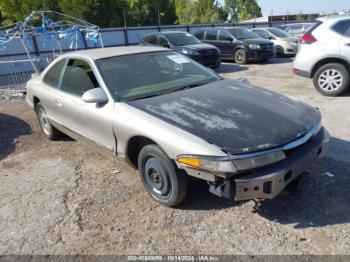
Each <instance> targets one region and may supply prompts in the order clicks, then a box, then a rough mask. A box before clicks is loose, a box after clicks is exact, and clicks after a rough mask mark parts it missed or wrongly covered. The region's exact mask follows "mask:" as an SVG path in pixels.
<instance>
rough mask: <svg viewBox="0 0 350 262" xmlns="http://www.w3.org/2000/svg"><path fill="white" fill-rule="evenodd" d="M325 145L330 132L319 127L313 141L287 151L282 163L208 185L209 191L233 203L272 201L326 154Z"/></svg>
mask: <svg viewBox="0 0 350 262" xmlns="http://www.w3.org/2000/svg"><path fill="white" fill-rule="evenodd" d="M328 143H329V133H328V132H327V130H326V129H324V128H322V129H321V130H320V132H319V133H318V134H317V135H316V136H315V137H314V138H313V139H311V140H310V141H308V142H307V143H305V144H303V145H301V146H299V147H298V148H295V149H293V150H292V151H290V152H288V155H287V158H286V159H285V160H283V161H280V162H278V163H276V164H273V165H271V166H269V167H266V168H263V169H260V170H257V171H254V172H250V173H249V174H241V175H239V176H237V175H234V176H232V177H230V178H219V179H218V180H217V181H215V182H209V185H210V188H209V191H210V192H211V193H213V194H215V195H218V196H220V197H225V198H229V199H234V200H236V201H240V200H249V199H272V198H274V197H276V196H277V195H278V194H279V193H281V191H283V189H284V188H285V187H286V186H287V185H288V184H289V183H290V182H292V181H293V180H295V179H296V178H297V177H299V176H300V175H302V174H304V173H306V172H307V170H308V169H309V167H310V165H311V164H312V163H314V162H315V161H316V159H317V158H318V157H321V156H323V155H324V154H325V152H326V150H327V147H328Z"/></svg>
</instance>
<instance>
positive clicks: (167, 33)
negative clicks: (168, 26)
mask: <svg viewBox="0 0 350 262" xmlns="http://www.w3.org/2000/svg"><path fill="white" fill-rule="evenodd" d="M178 33H182V34H190V33H188V32H185V31H160V32H152V33H148V34H146V35H145V36H144V37H143V38H145V37H146V36H150V35H170V34H178Z"/></svg>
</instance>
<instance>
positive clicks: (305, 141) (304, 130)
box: [26, 46, 329, 206]
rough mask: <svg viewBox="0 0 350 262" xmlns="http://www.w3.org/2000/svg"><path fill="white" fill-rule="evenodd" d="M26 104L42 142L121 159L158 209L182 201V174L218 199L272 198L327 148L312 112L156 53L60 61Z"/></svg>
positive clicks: (99, 52)
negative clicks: (83, 146)
mask: <svg viewBox="0 0 350 262" xmlns="http://www.w3.org/2000/svg"><path fill="white" fill-rule="evenodd" d="M26 100H27V103H28V104H29V105H30V107H31V108H32V109H34V110H35V112H36V114H37V117H38V120H39V124H40V127H41V129H42V131H43V134H44V135H45V136H46V137H47V138H48V139H51V140H53V139H58V138H59V136H60V135H61V132H63V133H65V134H68V135H70V136H72V137H73V138H76V139H83V140H85V141H88V142H90V143H91V144H92V145H93V146H94V147H102V148H105V149H107V150H108V151H110V152H112V153H113V154H114V155H116V156H118V157H121V158H123V159H126V160H127V161H128V162H129V163H130V164H131V165H132V166H133V167H134V168H136V169H138V170H139V174H140V177H141V180H142V182H143V184H144V186H145V189H146V190H147V191H148V193H149V194H150V195H151V196H152V197H153V198H154V199H155V200H156V201H158V202H159V203H162V204H164V205H167V206H176V205H178V204H179V203H181V202H182V200H183V199H184V198H185V196H186V193H187V178H188V176H191V177H194V178H198V179H201V180H204V181H207V183H208V187H209V191H210V192H212V193H214V194H216V195H218V196H221V197H226V198H229V199H235V200H246V199H255V198H273V197H275V196H277V195H278V194H279V193H280V192H281V191H282V190H283V189H284V188H285V187H286V186H287V185H288V184H289V183H290V182H292V181H294V180H295V179H296V178H298V177H299V176H300V175H302V174H304V173H305V171H306V170H307V168H308V166H309V165H310V163H312V162H314V161H315V160H316V159H317V158H318V157H319V156H321V155H323V154H324V152H325V149H326V146H327V144H328V140H329V135H328V132H327V131H326V130H325V129H324V128H323V127H322V123H321V114H320V112H319V111H318V110H317V109H315V108H312V107H310V106H308V105H306V104H304V103H302V102H299V101H296V100H294V99H291V98H289V97H286V96H283V95H280V94H277V93H274V92H271V91H268V90H265V89H262V88H258V87H255V86H251V85H249V84H246V83H243V82H239V81H235V80H229V79H224V78H222V77H220V76H219V75H217V74H216V73H215V72H213V71H212V70H210V69H207V68H205V67H204V66H202V65H200V64H198V63H197V62H195V61H193V60H191V59H190V58H188V57H186V56H183V55H181V54H179V53H177V52H174V51H171V50H169V49H166V48H161V47H149V46H132V47H115V48H103V49H93V50H83V51H78V52H74V53H68V54H64V55H62V56H60V57H58V58H57V59H56V60H54V61H53V62H52V64H51V65H50V66H49V67H48V68H47V69H46V70H45V71H44V72H43V73H42V74H41V75H40V76H39V77H37V78H35V79H32V80H31V81H29V82H28V85H27V96H26ZM201 201H205V200H201Z"/></svg>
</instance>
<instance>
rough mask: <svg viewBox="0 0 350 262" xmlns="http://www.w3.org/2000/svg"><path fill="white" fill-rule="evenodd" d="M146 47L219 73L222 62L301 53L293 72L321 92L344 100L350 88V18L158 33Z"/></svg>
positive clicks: (145, 40)
mask: <svg viewBox="0 0 350 262" xmlns="http://www.w3.org/2000/svg"><path fill="white" fill-rule="evenodd" d="M282 29H283V30H282ZM297 36H299V38H298V37H297ZM142 44H143V45H155V46H162V47H167V48H170V49H172V50H174V51H176V52H178V53H181V54H183V55H186V56H188V57H190V58H191V59H193V60H195V61H197V62H199V63H201V64H203V65H205V66H208V67H211V68H213V69H216V68H218V67H219V66H220V63H221V60H230V61H234V62H236V63H237V64H246V63H248V62H266V61H268V60H269V59H271V58H272V57H274V56H275V55H277V56H285V55H296V58H295V60H294V64H293V72H294V73H296V74H299V75H302V76H306V77H310V78H313V80H314V81H313V82H314V86H315V88H316V89H317V90H318V91H319V92H320V93H322V94H324V95H329V96H338V95H341V94H343V93H344V92H346V91H347V90H348V88H349V85H350V16H336V17H324V18H319V19H318V20H317V22H316V23H298V24H288V25H283V26H281V27H280V28H273V27H262V28H253V29H247V28H244V27H216V28H207V29H202V30H199V31H197V32H196V33H195V34H194V35H191V34H190V33H186V32H178V31H169V32H157V33H151V34H148V35H146V36H145V37H144V38H143V40H142Z"/></svg>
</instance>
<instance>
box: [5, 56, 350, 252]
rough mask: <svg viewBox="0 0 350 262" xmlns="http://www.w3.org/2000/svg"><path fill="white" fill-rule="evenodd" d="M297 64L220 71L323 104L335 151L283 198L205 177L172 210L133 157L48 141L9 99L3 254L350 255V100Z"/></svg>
mask: <svg viewBox="0 0 350 262" xmlns="http://www.w3.org/2000/svg"><path fill="white" fill-rule="evenodd" d="M290 62H291V59H289V58H285V59H274V60H273V61H272V62H271V63H270V64H264V65H248V66H237V65H235V64H232V63H224V64H223V65H222V67H221V69H220V70H219V72H220V73H221V74H222V75H224V76H225V77H228V78H239V77H245V78H248V79H249V81H250V82H251V83H252V84H256V85H259V86H264V87H266V88H268V89H271V90H274V91H278V92H282V93H284V94H287V95H290V96H293V97H295V98H297V99H300V100H303V101H305V102H307V103H310V104H311V105H313V106H316V107H319V108H320V110H321V111H322V114H323V122H324V125H325V127H326V128H327V129H328V130H329V131H330V133H331V135H332V140H331V144H330V150H329V153H328V155H327V156H326V157H325V158H324V159H322V160H320V161H319V162H318V163H316V164H315V165H312V166H310V167H309V168H310V171H311V174H310V175H308V176H304V177H302V179H301V182H300V184H299V185H298V187H297V188H296V189H295V190H294V191H288V190H286V191H284V192H283V193H282V194H281V195H280V196H278V197H277V198H276V199H274V200H264V201H247V202H239V203H237V202H236V203H235V202H233V201H229V200H225V199H221V198H218V197H216V196H214V195H211V194H210V193H209V192H208V190H207V186H206V184H205V183H200V182H198V181H197V182H192V183H191V184H190V186H189V194H188V197H187V199H186V201H185V202H184V203H183V205H181V206H180V207H179V208H178V209H170V208H166V207H164V206H161V205H159V204H157V203H155V202H154V201H152V200H151V198H150V197H149V196H148V195H147V193H146V192H145V190H144V189H143V186H142V184H141V182H140V179H139V177H138V173H137V172H136V171H135V170H133V169H131V168H130V167H129V166H127V165H126V164H125V163H124V162H122V161H120V160H118V159H115V158H114V157H113V156H111V155H108V154H104V153H100V152H96V151H95V150H94V149H93V148H90V147H88V146H86V145H85V144H82V143H80V142H77V141H74V140H72V139H70V138H68V137H67V138H64V139H62V140H61V141H57V142H49V141H47V140H45V139H44V138H43V136H42V135H41V134H40V132H39V129H38V125H37V123H36V119H35V115H34V113H33V112H31V111H30V110H29V109H28V107H27V106H26V104H25V103H24V101H23V100H18V99H17V100H12V101H8V100H1V101H0V254H93V255H97V254H203V253H204V254H208V253H210V254H350V237H349V235H350V224H349V223H350V182H349V175H350V158H349V156H350V142H349V141H350V131H349V127H350V106H349V97H348V96H344V97H339V98H328V97H323V96H321V95H319V94H318V93H317V92H316V91H315V90H314V89H313V87H312V83H311V80H310V79H305V78H302V77H298V76H295V75H293V74H292V73H291V71H290V67H291V63H290ZM326 171H329V172H331V173H332V174H334V177H329V176H325V175H324V173H325V172H326Z"/></svg>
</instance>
